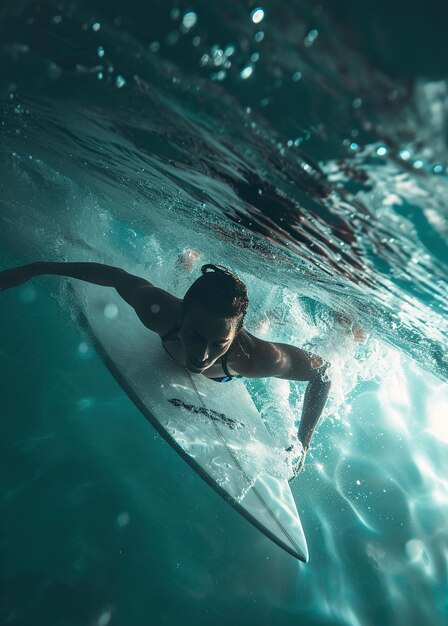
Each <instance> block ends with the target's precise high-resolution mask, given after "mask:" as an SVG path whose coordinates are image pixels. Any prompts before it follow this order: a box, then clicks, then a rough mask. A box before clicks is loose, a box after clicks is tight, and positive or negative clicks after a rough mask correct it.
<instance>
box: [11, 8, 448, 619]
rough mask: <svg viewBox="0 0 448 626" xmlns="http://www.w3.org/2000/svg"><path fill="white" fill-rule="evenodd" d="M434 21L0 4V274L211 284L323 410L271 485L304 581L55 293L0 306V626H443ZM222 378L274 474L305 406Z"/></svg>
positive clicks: (50, 281)
mask: <svg viewBox="0 0 448 626" xmlns="http://www.w3.org/2000/svg"><path fill="white" fill-rule="evenodd" d="M447 26H448V4H446V3H445V2H442V1H440V2H439V1H438V0H433V1H431V2H426V3H424V2H423V1H420V0H409V1H407V2H405V1H404V0H397V1H395V2H389V3H388V2H385V1H383V0H377V1H376V2H373V1H372V0H364V1H363V2H356V3H355V2H350V1H349V0H326V1H324V0H323V1H321V2H318V1H317V0H269V1H268V0H267V1H266V2H263V3H256V2H253V1H252V0H222V1H219V2H218V1H216V0H215V1H212V0H208V1H207V0H193V1H191V2H190V1H184V0H146V1H145V2H144V1H143V0H142V1H138V0H127V2H124V1H122V0H102V1H101V0H73V1H68V0H61V1H59V2H58V1H56V0H44V1H40V0H3V2H2V3H1V7H0V107H1V108H0V110H1V126H0V137H1V141H0V271H2V270H5V269H7V268H12V267H15V266H19V265H25V264H28V263H34V262H41V261H52V262H94V263H103V264H107V265H112V266H114V267H120V268H122V269H124V270H126V271H127V272H130V273H132V274H135V275H137V276H141V277H143V278H145V279H147V280H149V281H151V282H152V283H154V284H155V285H157V286H159V287H161V288H163V289H165V290H167V291H169V292H170V293H172V294H174V295H175V296H176V297H178V298H182V297H183V295H184V294H185V292H186V291H187V289H188V288H189V286H190V285H191V284H192V283H193V281H194V280H196V279H197V278H198V276H199V275H200V267H201V265H203V264H206V263H213V264H219V265H222V266H224V267H226V268H228V269H229V270H230V271H231V272H233V273H235V274H236V275H237V276H238V277H239V278H240V279H241V280H242V281H243V282H244V283H245V285H246V286H247V290H248V295H249V301H250V306H249V310H248V314H247V316H246V320H245V327H246V328H247V329H248V330H249V331H250V332H251V333H253V334H254V335H255V336H257V337H260V338H263V339H265V340H268V341H275V342H284V343H288V344H291V345H294V346H298V347H300V348H302V349H303V350H305V351H309V352H312V353H314V354H317V355H320V356H321V357H322V358H323V359H325V360H326V361H328V362H329V363H330V367H329V369H328V377H329V379H330V380H331V390H330V396H329V399H328V401H327V404H326V406H325V408H324V412H323V415H322V418H321V420H320V422H319V425H318V427H317V429H316V432H315V433H314V435H313V439H312V443H311V446H310V449H309V451H308V453H307V457H306V461H305V465H304V469H303V472H302V473H300V474H299V476H297V477H296V478H295V479H294V480H293V481H292V482H291V483H290V487H291V491H292V494H293V496H294V499H295V502H296V505H297V509H298V511H299V514H300V519H301V523H302V526H303V530H304V533H305V536H306V539H307V543H308V550H309V562H308V563H303V562H300V561H298V560H297V559H295V558H294V557H293V556H291V554H288V553H287V552H286V551H284V550H282V549H281V548H280V547H279V546H278V545H276V544H275V543H274V542H273V541H271V540H270V539H269V538H268V537H266V536H265V535H264V534H262V533H261V532H260V531H259V530H258V529H257V528H256V527H255V526H253V525H251V524H250V523H249V522H248V521H247V520H246V519H244V518H243V517H242V516H241V515H239V513H238V512H237V511H236V510H235V509H234V508H232V507H231V506H229V504H228V503H227V502H226V501H225V500H224V499H222V498H221V497H220V496H219V495H218V494H217V493H215V491H213V489H211V488H210V486H209V485H208V484H207V483H206V482H204V480H203V479H202V477H201V476H200V475H198V474H197V473H196V472H195V471H193V470H192V468H191V467H190V466H189V465H188V464H187V463H185V460H184V459H183V458H181V456H179V455H178V454H177V453H176V451H175V450H174V449H173V448H172V447H171V446H170V445H169V444H168V443H167V442H166V441H165V440H164V439H163V437H161V436H160V434H158V433H157V432H156V430H155V429H154V428H153V427H152V426H151V424H149V423H148V421H147V420H146V419H145V418H144V416H143V415H142V414H141V412H140V410H139V408H138V407H137V406H136V404H134V403H133V402H132V400H131V399H130V397H129V396H128V395H127V394H126V393H125V391H124V390H123V388H122V386H121V385H120V384H119V383H118V382H117V380H115V379H114V377H113V376H112V375H111V373H110V372H109V371H108V369H107V368H106V367H105V364H104V363H103V360H102V359H101V356H100V355H99V354H98V352H97V351H96V350H95V347H94V346H93V344H92V343H91V342H89V339H88V337H86V335H85V333H84V332H83V330H82V328H80V325H79V324H78V323H77V320H76V318H75V316H74V315H73V310H72V304H71V300H70V293H69V290H68V289H67V283H68V282H69V281H68V280H67V279H65V278H61V277H58V276H41V277H36V278H33V279H32V280H30V281H28V282H26V283H24V284H22V285H20V286H18V287H16V288H14V289H8V290H5V291H0V356H1V361H0V388H1V394H0V417H1V420H2V430H3V435H2V438H1V454H0V458H1V467H2V471H1V473H0V493H1V511H0V513H1V530H2V532H1V552H0V598H1V601H0V624H2V625H3V624H5V625H8V626H9V625H11V626H84V625H85V626H107V625H109V624H110V625H111V626H147V625H155V626H177V625H181V624H182V625H193V624H194V625H196V624H201V625H204V626H225V625H227V624H229V625H230V624H232V625H233V624H236V625H240V624H241V625H242V626H252V625H253V626H299V625H300V626H414V625H415V626H445V625H446V624H447V623H448V384H447V382H448V318H447V313H448V290H447V287H448V272H447V268H448V250H447V241H448V201H447V198H448V169H447V168H448V40H447V38H446V32H447ZM98 289H102V290H105V293H107V290H108V289H109V287H98ZM148 375H150V371H149V374H148ZM230 384H233V382H230ZM237 384H240V383H237ZM243 384H244V385H245V387H246V389H247V390H248V392H249V394H250V395H251V397H252V399H253V401H254V403H255V405H256V407H257V409H258V411H259V412H260V414H261V416H262V418H263V421H264V423H265V425H266V427H267V429H268V431H269V433H270V434H271V436H272V438H273V441H274V442H275V446H274V448H273V451H274V453H273V454H272V455H271V458H270V460H269V463H271V464H273V465H276V467H275V468H274V470H275V471H276V472H278V473H279V474H281V473H282V472H286V471H287V468H288V463H290V459H289V458H288V456H287V455H282V451H284V450H287V449H288V447H290V446H294V444H295V441H296V437H297V428H298V425H299V423H300V416H301V411H302V406H303V400H304V394H305V387H306V385H305V383H304V382H300V381H289V380H282V379H279V378H275V377H271V378H247V379H244V381H243ZM217 389H218V391H217V393H219V388H217ZM277 450H278V453H279V455H278V457H277V456H276V454H275V453H276V451H277ZM274 457H275V458H274ZM259 462H260V465H262V464H263V463H264V462H265V460H263V459H262V458H260V459H259ZM277 464H278V467H277ZM285 475H286V474H285Z"/></svg>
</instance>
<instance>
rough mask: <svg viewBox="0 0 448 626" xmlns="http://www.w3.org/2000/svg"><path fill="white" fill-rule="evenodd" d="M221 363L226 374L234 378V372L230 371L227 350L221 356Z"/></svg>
mask: <svg viewBox="0 0 448 626" xmlns="http://www.w3.org/2000/svg"><path fill="white" fill-rule="evenodd" d="M221 365H222V369H223V370H224V374H225V375H226V376H229V377H230V378H233V376H232V374H231V373H230V372H229V368H228V367H227V352H226V353H225V354H223V355H222V357H221Z"/></svg>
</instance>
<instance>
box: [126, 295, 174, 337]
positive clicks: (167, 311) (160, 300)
mask: <svg viewBox="0 0 448 626" xmlns="http://www.w3.org/2000/svg"><path fill="white" fill-rule="evenodd" d="M134 309H135V312H136V313H137V315H138V317H139V318H140V321H141V322H142V323H143V324H144V325H145V326H146V327H147V328H149V329H150V330H152V331H154V332H155V333H157V334H159V335H161V336H163V335H165V334H166V333H167V332H168V331H169V330H170V329H171V328H173V326H175V325H176V324H177V323H178V321H179V319H180V315H181V309H182V299H181V298H177V297H176V296H173V294H171V293H169V292H168V291H165V290H164V289H160V288H158V287H152V286H151V287H141V288H140V289H139V290H138V293H137V294H136V297H135V298H134Z"/></svg>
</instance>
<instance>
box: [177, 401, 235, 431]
mask: <svg viewBox="0 0 448 626" xmlns="http://www.w3.org/2000/svg"><path fill="white" fill-rule="evenodd" d="M168 402H171V404H174V406H180V407H182V408H183V409H186V410H187V411H190V412H191V413H200V414H201V415H205V417H209V418H210V419H212V420H214V421H215V422H221V423H223V424H225V425H226V426H228V427H229V428H231V429H232V430H233V429H235V428H244V424H242V423H241V422H238V421H237V420H234V419H232V418H231V417H227V415H225V414H224V413H218V411H213V410H212V409H206V408H205V407H203V406H195V405H194V404H186V403H185V402H183V401H182V400H180V398H171V400H168Z"/></svg>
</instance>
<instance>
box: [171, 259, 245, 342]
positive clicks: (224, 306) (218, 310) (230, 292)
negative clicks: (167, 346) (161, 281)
mask: <svg viewBox="0 0 448 626" xmlns="http://www.w3.org/2000/svg"><path fill="white" fill-rule="evenodd" d="M201 273H202V276H200V277H199V278H198V279H197V280H195V281H194V283H193V284H192V285H191V287H190V288H189V289H188V291H187V293H186V294H185V296H184V300H183V305H182V306H183V314H185V312H186V311H187V309H188V308H189V307H190V306H191V305H192V304H193V303H195V304H196V303H197V304H200V305H201V306H203V307H204V308H205V309H207V311H209V312H210V313H214V314H216V315H217V316H218V317H224V318H230V319H237V320H238V321H237V330H240V329H241V327H242V326H243V322H244V316H245V315H246V311H247V306H248V304H249V299H248V297H247V289H246V286H245V284H244V283H243V282H241V280H240V279H239V278H238V277H237V276H235V275H234V274H232V273H231V272H229V270H228V269H226V268H225V267H222V266H221V265H211V264H207V265H203V266H202V267H201Z"/></svg>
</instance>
